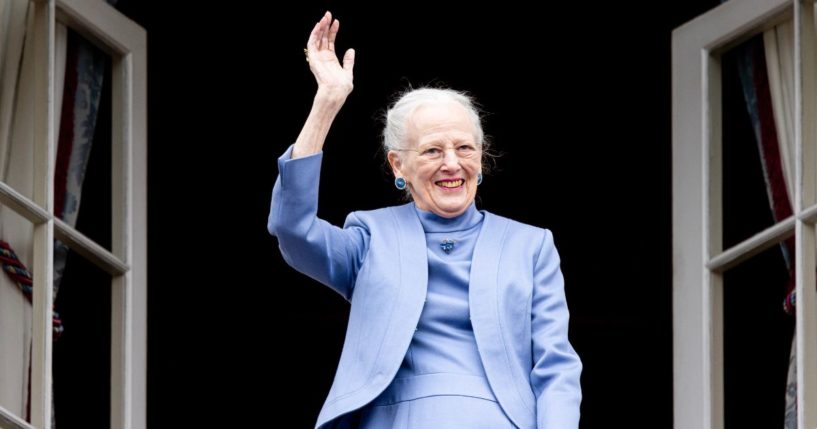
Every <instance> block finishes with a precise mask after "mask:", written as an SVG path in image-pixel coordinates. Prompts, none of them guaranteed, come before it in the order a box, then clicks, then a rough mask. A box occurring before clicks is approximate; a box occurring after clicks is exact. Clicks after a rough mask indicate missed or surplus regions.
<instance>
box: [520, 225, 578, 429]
mask: <svg viewBox="0 0 817 429" xmlns="http://www.w3.org/2000/svg"><path fill="white" fill-rule="evenodd" d="M559 261H560V260H559V254H558V252H557V251H556V247H555V245H554V243H553V235H552V234H551V232H550V231H545V238H544V241H543V243H542V249H541V250H540V252H539V257H538V258H537V261H536V267H535V272H534V288H533V301H532V304H531V309H532V311H531V329H532V333H531V339H532V342H533V344H532V347H533V369H532V371H531V374H530V379H531V387H532V388H533V392H534V394H535V395H536V421H537V427H538V428H539V429H575V428H578V427H579V406H580V404H581V399H582V392H581V385H580V382H579V378H580V376H581V372H582V363H581V360H579V356H578V355H577V354H576V352H575V351H574V350H573V346H571V345H570V342H569V341H568V338H567V325H568V310H567V302H566V300H565V292H564V278H563V277H562V272H561V270H560V268H559V263H560V262H559Z"/></svg>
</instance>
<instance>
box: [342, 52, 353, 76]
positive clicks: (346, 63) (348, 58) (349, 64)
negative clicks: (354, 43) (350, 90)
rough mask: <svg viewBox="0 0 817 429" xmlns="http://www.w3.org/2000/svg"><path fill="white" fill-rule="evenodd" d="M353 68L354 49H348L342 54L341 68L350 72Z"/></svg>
mask: <svg viewBox="0 0 817 429" xmlns="http://www.w3.org/2000/svg"><path fill="white" fill-rule="evenodd" d="M354 68H355V50H354V49H348V50H347V51H346V54H345V55H343V69H344V70H346V71H348V72H351V71H352V69H354Z"/></svg>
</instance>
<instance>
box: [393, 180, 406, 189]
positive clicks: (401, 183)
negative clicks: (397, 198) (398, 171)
mask: <svg viewBox="0 0 817 429" xmlns="http://www.w3.org/2000/svg"><path fill="white" fill-rule="evenodd" d="M394 186H395V187H396V188H397V189H399V190H401V191H402V190H403V189H406V179H404V178H402V177H395V178H394Z"/></svg>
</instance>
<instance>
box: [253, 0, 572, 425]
mask: <svg viewBox="0 0 817 429" xmlns="http://www.w3.org/2000/svg"><path fill="white" fill-rule="evenodd" d="M339 25H340V24H339V22H338V21H337V20H334V21H333V20H332V16H331V14H330V13H329V12H327V13H326V15H324V17H323V18H321V20H320V21H319V22H318V23H317V24H315V27H314V29H313V30H312V33H311V34H310V36H309V41H308V42H307V50H306V54H307V60H308V61H309V66H310V69H311V70H312V73H313V74H314V76H315V79H316V80H317V83H318V90H317V94H316V96H315V99H314V102H313V106H312V110H311V112H310V114H309V117H308V119H307V120H306V124H305V125H304V127H303V130H302V131H301V134H300V135H299V136H298V139H297V140H296V142H295V144H294V145H292V146H291V147H290V148H289V149H288V150H287V151H286V152H285V153H284V154H283V155H282V156H281V157H280V158H279V160H278V174H279V175H278V179H277V181H276V183H275V187H274V189H273V193H272V204H271V207H270V215H269V224H268V229H269V232H270V234H272V235H274V236H276V237H277V238H278V243H279V245H280V249H281V253H282V255H283V257H284V259H285V260H286V261H287V263H289V264H290V265H291V266H292V267H293V268H295V269H296V270H298V271H300V272H302V273H304V274H306V275H308V276H310V277H312V278H314V279H315V280H317V281H319V282H321V283H323V284H325V285H327V286H329V287H331V288H332V289H334V290H335V291H337V292H338V293H340V294H341V295H343V297H344V298H346V299H347V300H348V301H350V302H351V304H352V305H351V313H350V316H349V325H348V327H347V332H346V340H345V343H344V346H343V352H342V355H341V358H340V363H339V366H338V370H337V374H336V376H335V380H334V383H333V385H332V388H331V390H330V391H329V396H328V398H327V399H326V402H325V404H324V406H323V409H322V410H321V412H320V415H319V417H318V421H317V424H316V427H317V428H347V427H361V428H378V429H381V428H423V429H426V428H468V429H475V428H490V429H497V428H513V427H518V428H525V429H528V428H540V429H541V428H548V429H569V428H576V427H577V426H578V422H579V404H580V402H581V388H580V385H579V376H580V373H581V368H582V365H581V362H580V360H579V357H578V356H577V355H576V353H575V351H574V350H573V348H572V347H571V345H570V343H569V342H568V337H567V326H568V310H567V305H566V303H565V295H564V285H563V279H562V274H561V272H560V269H559V256H558V254H557V251H556V248H555V247H554V244H553V236H552V235H551V233H550V232H549V231H548V230H545V229H541V228H537V227H533V226H529V225H525V224H522V223H519V222H515V221H512V220H510V219H506V218H503V217H501V216H497V215H494V214H492V213H489V212H486V211H484V210H477V209H476V207H475V204H474V197H475V195H476V193H477V187H478V186H479V184H480V183H481V182H482V162H483V157H484V152H483V132H482V125H481V123H480V117H479V115H478V113H477V111H476V110H475V108H474V106H473V104H472V102H471V99H470V98H469V97H468V96H466V95H463V94H461V93H459V92H456V91H452V90H447V89H428V88H424V89H418V90H413V91H409V92H407V93H406V94H404V95H403V96H402V97H401V98H400V99H399V100H398V101H397V102H396V103H395V104H394V105H393V106H392V107H391V108H390V109H389V111H388V113H387V118H386V126H385V130H384V132H383V136H384V139H383V140H384V146H385V149H386V152H387V154H388V155H387V157H388V162H389V165H390V166H391V169H392V171H393V172H394V176H395V180H394V184H395V186H396V187H397V188H398V189H401V190H407V191H408V193H409V194H410V196H411V200H412V201H411V202H410V203H408V204H403V205H400V206H395V207H386V208H382V209H379V210H372V211H359V212H354V213H351V214H350V215H349V216H348V218H347V219H346V222H345V224H344V226H343V228H339V227H336V226H333V225H331V224H329V223H327V222H325V221H323V220H321V219H319V218H317V217H316V213H317V209H318V201H317V196H318V182H319V176H320V168H321V160H322V152H321V149H322V147H323V144H324V140H325V138H326V135H327V133H328V131H329V127H330V125H331V124H332V121H333V120H334V118H335V116H336V115H337V113H338V111H339V110H340V108H341V106H342V105H343V103H344V101H345V100H346V97H347V96H348V95H349V93H350V92H351V91H352V81H353V80H352V70H353V66H354V59H355V53H354V51H353V50H351V49H350V50H348V51H347V52H346V54H345V55H344V57H343V61H342V64H341V62H340V61H338V57H337V55H336V54H335V38H336V36H337V33H338V28H339Z"/></svg>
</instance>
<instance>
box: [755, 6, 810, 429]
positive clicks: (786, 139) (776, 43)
mask: <svg viewBox="0 0 817 429" xmlns="http://www.w3.org/2000/svg"><path fill="white" fill-rule="evenodd" d="M763 44H764V48H765V49H764V50H765V54H766V69H767V70H768V75H769V91H770V93H771V98H772V106H773V111H774V120H775V125H776V128H777V140H778V142H779V146H780V154H781V164H782V167H783V172H784V175H783V176H784V178H785V181H786V190H787V191H788V195H789V200H790V201H794V200H793V198H794V192H795V177H794V175H795V171H796V170H795V165H794V162H795V147H794V140H795V136H794V132H795V130H794V26H793V23H792V21H787V22H784V23H782V24H780V25H777V26H776V27H774V28H772V29H770V30H767V31H766V32H765V33H764V34H763ZM815 78H817V77H815ZM793 294H794V292H793V291H791V290H790V291H789V296H787V297H786V302H787V304H793V303H794V299H793V298H794V296H793ZM789 308H791V307H790V306H789ZM796 356H797V348H796V341H795V339H794V338H792V344H791V354H790V356H789V371H788V377H787V381H786V419H785V425H784V427H785V429H795V428H797V365H796Z"/></svg>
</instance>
